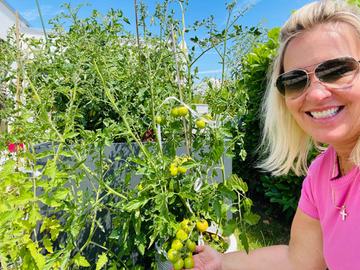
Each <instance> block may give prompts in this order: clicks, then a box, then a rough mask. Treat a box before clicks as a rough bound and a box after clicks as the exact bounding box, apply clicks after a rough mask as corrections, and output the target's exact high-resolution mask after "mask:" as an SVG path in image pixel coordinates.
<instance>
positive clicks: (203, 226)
mask: <svg viewBox="0 0 360 270" xmlns="http://www.w3.org/2000/svg"><path fill="white" fill-rule="evenodd" d="M208 227H209V223H208V222H207V221H206V220H205V219H201V220H198V221H197V222H196V228H197V230H198V231H199V232H201V233H202V232H205V231H206V230H207V228H208Z"/></svg>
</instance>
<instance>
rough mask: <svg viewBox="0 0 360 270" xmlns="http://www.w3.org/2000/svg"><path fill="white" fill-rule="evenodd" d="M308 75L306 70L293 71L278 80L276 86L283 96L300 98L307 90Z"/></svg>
mask: <svg viewBox="0 0 360 270" xmlns="http://www.w3.org/2000/svg"><path fill="white" fill-rule="evenodd" d="M307 82H308V75H307V74H306V72H305V71H304V70H300V69H299V70H292V71H289V72H287V73H284V74H282V75H280V76H279V77H278V79H277V80H276V86H277V88H278V89H279V91H280V92H281V94H283V95H287V96H298V95H300V94H301V93H302V91H303V90H304V89H305V87H306V85H307Z"/></svg>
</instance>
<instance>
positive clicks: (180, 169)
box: [178, 166, 187, 174]
mask: <svg viewBox="0 0 360 270" xmlns="http://www.w3.org/2000/svg"><path fill="white" fill-rule="evenodd" d="M178 171H179V173H181V174H185V173H186V171H187V169H186V168H185V167H182V166H179V167H178Z"/></svg>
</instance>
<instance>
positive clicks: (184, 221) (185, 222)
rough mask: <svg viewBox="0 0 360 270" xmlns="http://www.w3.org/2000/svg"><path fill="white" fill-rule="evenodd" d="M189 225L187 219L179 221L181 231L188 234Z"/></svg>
mask: <svg viewBox="0 0 360 270" xmlns="http://www.w3.org/2000/svg"><path fill="white" fill-rule="evenodd" d="M189 223H190V220H188V219H184V220H183V221H181V222H180V227H181V229H183V230H184V231H185V232H189V231H190V228H189Z"/></svg>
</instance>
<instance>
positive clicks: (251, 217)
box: [244, 212, 260, 225]
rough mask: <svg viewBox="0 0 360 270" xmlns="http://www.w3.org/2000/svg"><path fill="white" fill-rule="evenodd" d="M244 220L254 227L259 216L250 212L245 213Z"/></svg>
mask: <svg viewBox="0 0 360 270" xmlns="http://www.w3.org/2000/svg"><path fill="white" fill-rule="evenodd" d="M244 220H245V222H246V223H248V224H250V225H255V224H257V223H258V222H259V220H260V216H259V215H257V214H254V213H251V212H246V213H245V214H244Z"/></svg>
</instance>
